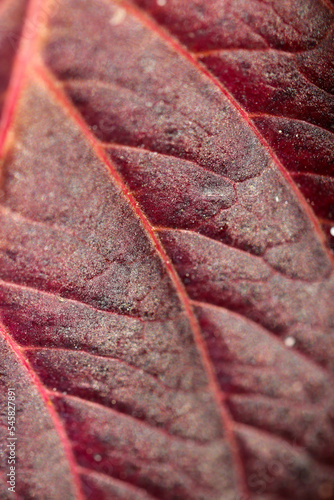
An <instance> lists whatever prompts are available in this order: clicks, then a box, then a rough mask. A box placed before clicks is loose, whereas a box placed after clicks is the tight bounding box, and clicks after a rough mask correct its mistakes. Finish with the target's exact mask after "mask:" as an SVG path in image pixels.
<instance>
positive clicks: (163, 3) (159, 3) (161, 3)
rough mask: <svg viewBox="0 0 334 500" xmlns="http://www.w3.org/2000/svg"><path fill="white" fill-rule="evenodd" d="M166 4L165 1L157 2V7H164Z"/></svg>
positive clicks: (159, 0)
mask: <svg viewBox="0 0 334 500" xmlns="http://www.w3.org/2000/svg"><path fill="white" fill-rule="evenodd" d="M166 3H167V0H157V4H158V5H159V7H163V6H164V5H166Z"/></svg>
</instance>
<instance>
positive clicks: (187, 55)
mask: <svg viewBox="0 0 334 500" xmlns="http://www.w3.org/2000/svg"><path fill="white" fill-rule="evenodd" d="M116 1H117V3H119V4H120V5H121V6H122V7H123V8H124V9H126V10H127V11H128V12H129V14H130V15H132V16H133V17H136V18H137V19H138V21H139V22H140V23H141V24H143V25H145V26H146V27H147V28H148V29H149V30H151V31H152V32H153V33H155V34H156V35H157V36H158V37H159V38H161V39H163V40H164V41H165V42H166V43H167V44H168V45H169V46H170V47H171V48H172V49H173V50H174V51H175V52H176V53H177V54H179V55H180V56H182V57H183V58H184V59H186V60H187V61H189V62H190V63H191V64H192V65H193V66H194V67H195V68H196V69H197V71H198V72H200V73H201V74H202V75H204V76H205V77H206V78H207V79H209V80H210V81H211V83H212V84H213V85H215V87H217V88H218V89H219V90H220V91H221V93H222V94H223V95H224V96H225V97H226V98H227V99H228V100H229V101H230V103H231V104H232V105H233V106H234V108H235V109H236V110H237V111H238V112H239V114H240V115H241V117H242V118H243V119H244V120H245V122H246V123H247V125H248V126H249V128H250V129H251V130H252V132H253V133H254V134H255V136H256V137H257V138H258V140H259V141H260V143H261V144H262V146H263V147H264V149H265V150H266V151H267V153H268V154H269V156H270V158H271V159H272V161H273V162H274V163H275V164H276V165H277V168H278V169H279V171H280V172H281V174H282V175H283V177H284V178H285V180H286V181H287V183H288V184H289V186H290V187H291V189H292V190H293V192H294V194H295V196H296V197H297V199H298V201H299V203H300V204H301V206H302V207H303V209H304V211H305V212H306V214H307V215H308V218H309V219H310V221H311V222H312V224H313V229H314V231H315V234H316V235H317V237H318V239H319V240H320V242H321V244H322V246H323V248H324V250H325V251H326V253H327V256H328V257H329V259H330V261H331V262H332V263H333V262H334V259H333V256H332V252H331V251H330V250H329V248H327V246H326V244H325V242H326V236H325V234H324V233H323V231H322V229H321V227H320V224H319V222H318V220H317V218H316V216H315V214H314V212H313V210H312V209H311V207H310V206H309V205H308V204H307V203H306V200H305V198H304V196H303V195H302V193H301V192H300V190H299V189H298V188H297V186H296V184H295V183H294V182H293V179H292V178H291V176H290V174H289V172H288V171H287V170H286V169H285V168H284V166H283V165H282V163H281V162H280V160H279V158H278V156H277V155H276V153H275V152H274V151H273V150H272V148H271V147H270V145H269V144H268V142H267V141H266V139H265V138H264V137H263V135H262V134H261V133H260V131H259V130H258V128H257V127H256V126H255V124H254V123H253V121H252V120H251V119H250V117H249V116H248V114H247V111H246V110H245V109H244V108H243V107H242V106H241V105H240V104H239V103H238V101H236V99H235V98H234V97H233V96H232V94H230V92H229V91H228V90H227V89H226V88H225V86H224V85H223V84H222V83H221V82H220V81H219V80H217V79H216V78H215V77H214V76H213V74H212V73H211V72H210V71H209V70H208V69H207V68H206V67H205V66H204V65H203V64H201V63H200V62H199V61H198V60H197V58H196V57H195V54H192V53H191V52H189V51H188V50H187V49H186V48H185V47H184V46H183V45H181V43H179V42H178V41H177V39H176V38H174V37H173V36H172V35H171V34H170V33H169V32H168V31H167V30H166V29H165V28H163V27H161V26H160V25H159V24H158V23H156V22H155V21H154V20H153V19H152V18H151V17H150V16H149V15H148V14H147V13H146V12H145V11H144V10H141V9H140V8H138V7H136V6H135V5H133V3H132V2H131V0H130V1H128V0H116Z"/></svg>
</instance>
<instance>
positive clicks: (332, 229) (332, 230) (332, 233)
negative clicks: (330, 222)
mask: <svg viewBox="0 0 334 500" xmlns="http://www.w3.org/2000/svg"><path fill="white" fill-rule="evenodd" d="M329 232H330V233H331V235H332V236H334V226H333V227H331V228H330V230H329Z"/></svg>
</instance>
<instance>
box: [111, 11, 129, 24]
mask: <svg viewBox="0 0 334 500" xmlns="http://www.w3.org/2000/svg"><path fill="white" fill-rule="evenodd" d="M125 17H126V11H125V9H122V8H121V7H120V8H118V9H117V10H116V12H115V14H114V15H113V16H112V18H111V19H110V21H109V22H110V24H111V25H112V26H118V25H119V24H121V23H122V22H123V21H124V19H125Z"/></svg>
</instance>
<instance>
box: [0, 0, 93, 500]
mask: <svg viewBox="0 0 334 500" xmlns="http://www.w3.org/2000/svg"><path fill="white" fill-rule="evenodd" d="M43 6H45V1H44V0H30V2H29V4H28V7H27V11H26V18H25V21H24V25H23V30H22V35H21V41H20V46H19V49H18V52H17V55H16V57H15V61H14V66H13V71H12V75H11V79H10V83H9V87H8V93H7V99H6V101H5V104H4V110H3V115H2V121H1V124H0V157H2V156H4V155H5V148H6V142H7V141H8V138H9V137H8V136H9V133H10V129H11V127H12V124H13V122H14V118H15V114H16V111H17V107H18V102H19V98H20V95H21V93H22V90H23V87H24V83H25V80H26V78H27V70H28V68H29V63H30V61H31V60H32V58H33V55H34V53H35V49H36V46H37V42H38V36H39V35H38V33H39V28H40V19H41V18H43V17H44V16H40V13H41V12H42V11H43ZM0 327H1V326H0ZM1 331H3V333H4V336H5V338H6V339H7V342H8V343H9V344H10V346H11V347H12V349H13V351H14V352H15V354H16V355H17V357H18V359H19V360H20V362H21V363H22V365H23V366H24V367H25V368H26V370H27V371H28V373H29V375H30V377H31V379H32V381H33V383H34V384H35V386H36V388H37V390H38V391H39V393H40V395H41V397H42V399H43V401H44V402H45V405H46V408H47V410H48V411H49V414H50V416H51V419H52V421H53V424H54V426H55V429H56V431H57V433H58V435H59V439H60V442H61V444H62V446H63V449H64V452H65V456H66V459H67V461H68V465H69V469H70V471H71V475H72V478H73V485H74V489H75V492H76V499H77V500H84V496H83V493H82V489H81V481H80V479H79V475H78V474H77V472H76V469H75V459H74V456H73V453H72V449H71V445H70V443H69V440H68V437H67V435H66V432H65V430H64V428H63V425H62V423H61V420H60V418H59V416H58V414H57V412H56V411H55V408H54V406H53V404H52V402H51V400H50V398H49V397H48V395H47V392H46V390H45V388H44V386H43V384H42V383H41V381H40V379H39V378H38V377H37V375H36V373H35V372H34V371H33V369H32V368H31V366H30V364H29V362H28V361H27V360H26V358H25V357H24V355H23V354H22V352H21V350H20V348H19V346H18V345H17V344H16V343H15V341H14V340H13V339H12V338H11V337H10V336H9V335H8V334H7V332H6V331H5V329H4V328H3V327H2V328H1Z"/></svg>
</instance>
